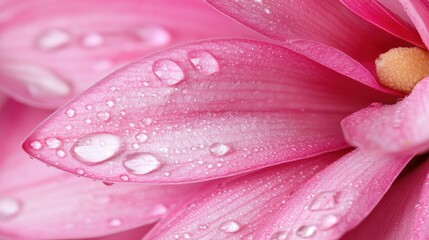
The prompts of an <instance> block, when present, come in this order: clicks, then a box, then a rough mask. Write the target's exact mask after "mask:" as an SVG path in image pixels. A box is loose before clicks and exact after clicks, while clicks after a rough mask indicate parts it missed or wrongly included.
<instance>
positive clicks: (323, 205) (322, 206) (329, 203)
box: [310, 191, 339, 211]
mask: <svg viewBox="0 0 429 240" xmlns="http://www.w3.org/2000/svg"><path fill="white" fill-rule="evenodd" d="M338 197H339V192H334V191H327V192H321V193H319V194H318V195H317V196H316V197H315V198H314V199H313V201H312V202H311V204H310V210H311V211H324V210H329V209H332V208H334V207H335V205H336V204H337V203H338Z"/></svg>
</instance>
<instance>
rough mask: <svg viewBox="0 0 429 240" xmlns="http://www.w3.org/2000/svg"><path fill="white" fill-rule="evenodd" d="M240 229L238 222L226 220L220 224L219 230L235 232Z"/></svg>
mask: <svg viewBox="0 0 429 240" xmlns="http://www.w3.org/2000/svg"><path fill="white" fill-rule="evenodd" d="M240 229H241V226H240V224H238V223H237V222H236V221H232V220H228V221H226V222H224V223H222V225H221V226H220V230H222V231H224V232H226V233H235V232H237V231H239V230H240Z"/></svg>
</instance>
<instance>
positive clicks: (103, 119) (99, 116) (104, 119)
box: [97, 112, 110, 122]
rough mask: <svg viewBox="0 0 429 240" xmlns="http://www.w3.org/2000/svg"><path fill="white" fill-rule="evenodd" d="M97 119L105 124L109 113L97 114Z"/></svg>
mask: <svg viewBox="0 0 429 240" xmlns="http://www.w3.org/2000/svg"><path fill="white" fill-rule="evenodd" d="M97 118H98V119H100V120H101V121H103V122H107V121H109V119H110V113H108V112H98V113H97Z"/></svg>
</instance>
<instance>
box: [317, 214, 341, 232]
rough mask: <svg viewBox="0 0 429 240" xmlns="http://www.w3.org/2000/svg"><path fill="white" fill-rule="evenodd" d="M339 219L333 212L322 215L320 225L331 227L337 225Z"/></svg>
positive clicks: (326, 227)
mask: <svg viewBox="0 0 429 240" xmlns="http://www.w3.org/2000/svg"><path fill="white" fill-rule="evenodd" d="M338 221H339V219H338V217H337V216H335V215H333V214H328V215H325V216H323V217H322V219H321V224H320V226H321V228H323V229H329V228H331V227H333V226H335V225H336V224H337V223H338Z"/></svg>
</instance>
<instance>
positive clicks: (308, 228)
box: [296, 225, 317, 238]
mask: <svg viewBox="0 0 429 240" xmlns="http://www.w3.org/2000/svg"><path fill="white" fill-rule="evenodd" d="M316 231H317V227H316V226H314V225H304V226H301V227H300V228H298V230H297V231H296V235H297V236H298V237H302V238H309V237H311V236H313V235H314V234H315V233H316Z"/></svg>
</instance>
